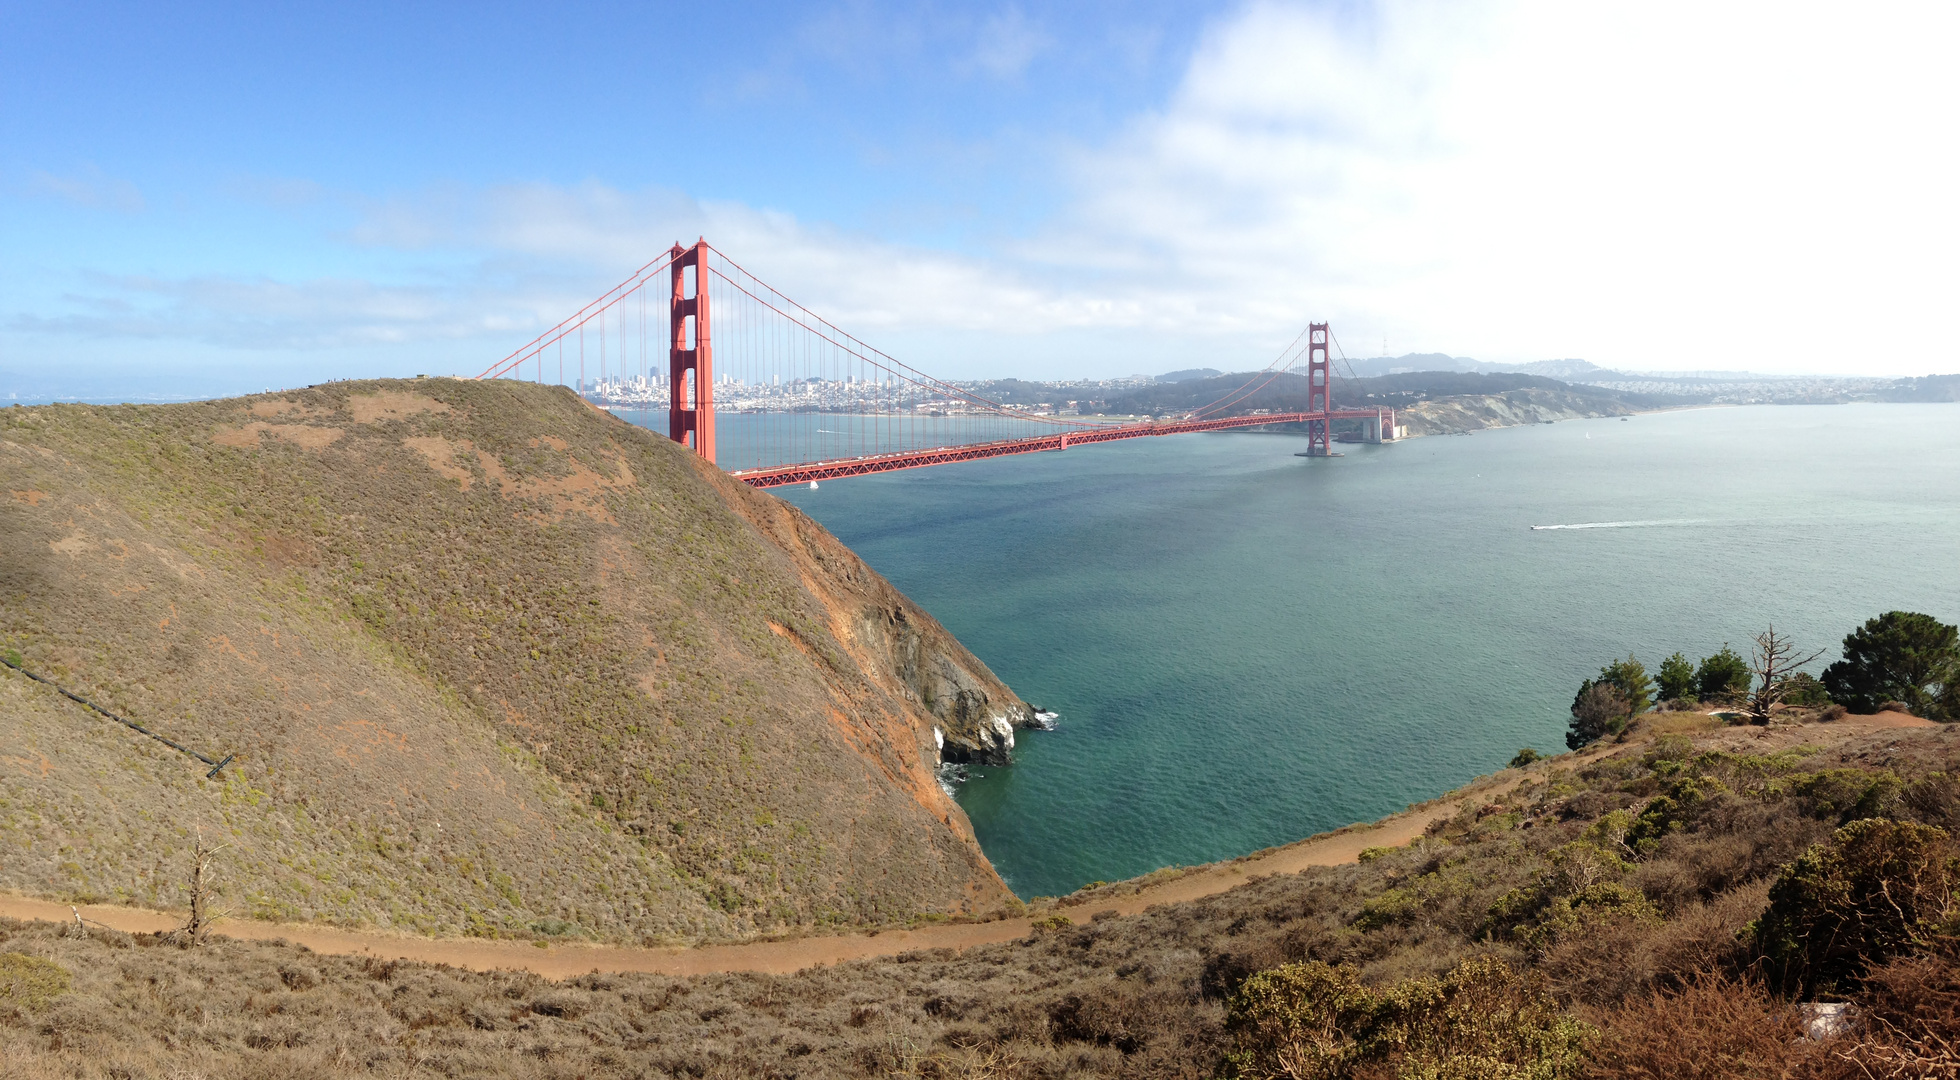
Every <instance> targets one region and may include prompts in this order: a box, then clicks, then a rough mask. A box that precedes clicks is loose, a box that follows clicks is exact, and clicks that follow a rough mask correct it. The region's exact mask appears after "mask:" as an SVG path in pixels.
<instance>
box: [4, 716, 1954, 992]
mask: <svg viewBox="0 0 1960 1080" xmlns="http://www.w3.org/2000/svg"><path fill="white" fill-rule="evenodd" d="M1935 726H1938V725H1935V724H1932V723H1931V722H1929V721H1926V720H1921V719H1919V718H1917V717H1912V716H1905V715H1901V714H1896V713H1892V714H1881V715H1879V716H1875V717H1866V716H1852V717H1847V718H1845V721H1843V722H1839V723H1835V724H1831V725H1829V726H1828V728H1825V727H1822V726H1812V725H1805V726H1804V727H1802V728H1776V729H1761V728H1755V729H1751V728H1735V729H1730V730H1729V732H1725V733H1724V734H1730V735H1732V737H1733V738H1734V739H1735V740H1736V741H1738V742H1741V741H1743V740H1745V739H1746V740H1750V741H1754V740H1757V739H1761V738H1764V737H1770V736H1772V733H1774V736H1775V737H1776V741H1777V742H1779V743H1782V742H1790V743H1794V742H1796V741H1799V740H1801V741H1806V742H1817V741H1819V739H1818V736H1819V735H1820V734H1823V733H1824V732H1825V731H1827V730H1828V731H1829V736H1836V737H1839V738H1842V737H1845V736H1850V735H1855V734H1861V733H1868V732H1871V731H1874V730H1884V729H1889V728H1908V727H1935ZM1829 736H1827V738H1826V740H1825V741H1831V740H1830V738H1829ZM1622 749H1625V747H1623V746H1596V747H1592V748H1589V749H1587V750H1584V751H1580V752H1579V753H1576V754H1570V755H1561V756H1560V758H1559V760H1560V762H1561V763H1562V764H1566V765H1584V764H1588V763H1590V762H1592V761H1594V760H1597V759H1598V758H1600V757H1604V756H1606V755H1608V754H1609V753H1612V752H1614V751H1617V750H1622ZM1520 779H1522V776H1520V775H1519V774H1516V773H1513V774H1512V775H1511V776H1510V777H1508V778H1506V779H1501V780H1485V781H1482V782H1478V783H1473V784H1471V785H1469V786H1467V787H1464V788H1462V789H1459V790H1457V791H1455V792H1452V793H1450V794H1449V795H1447V796H1445V797H1443V798H1441V799H1438V800H1435V801H1433V802H1430V803H1426V804H1424V805H1422V806H1419V807H1416V808H1414V809H1411V810H1408V811H1405V812H1403V813H1400V814H1395V815H1392V816H1390V817H1386V818H1383V819H1382V820H1380V821H1378V822H1375V823H1374V824H1372V825H1356V826H1351V827H1349V828H1347V829H1345V830H1342V831H1340V832H1336V833H1331V834H1325V835H1322V836H1317V837H1313V838H1310V839H1306V840H1301V841H1298V842H1296V843H1292V844H1288V845H1286V846H1284V847H1276V848H1268V849H1267V850H1265V851H1261V852H1256V853H1254V854H1252V855H1248V856H1246V857H1245V858H1243V859H1238V860H1235V861H1231V862H1221V863H1212V864H1209V865H1207V866H1201V867H1196V868H1193V869H1192V870H1190V871H1188V872H1186V873H1185V874H1183V875H1181V876H1179V877H1176V878H1172V879H1170V880H1168V881H1162V882H1157V883H1152V884H1147V885H1145V886H1143V887H1141V888H1139V889H1137V890H1136V891H1134V892H1127V893H1122V894H1120V895H1111V896H1108V897H1107V898H1100V897H1099V898H1096V899H1091V900H1089V901H1087V902H1085V903H1081V904H1072V905H1069V906H1067V907H1063V908H1058V909H1056V910H1058V911H1059V912H1060V913H1062V914H1065V915H1067V916H1068V917H1069V918H1070V919H1072V920H1074V921H1075V922H1085V921H1087V920H1088V918H1089V917H1090V916H1092V915H1094V914H1096V913H1098V912H1103V911H1113V912H1116V913H1117V914H1119V915H1132V914H1135V913H1137V912H1140V911H1143V910H1144V909H1146V908H1149V907H1152V906H1154V905H1157V904H1175V903H1182V902H1185V901H1190V900H1198V899H1201V898H1203V897H1207V896H1213V895H1216V894H1218V893H1222V892H1225V891H1227V890H1229V889H1233V888H1236V887H1238V886H1240V885H1243V884H1245V883H1246V882H1248V881H1251V880H1253V879H1255V878H1260V877H1266V876H1269V875H1272V874H1290V873H1298V872H1299V871H1301V870H1305V869H1307V868H1308V867H1313V866H1338V865H1341V864H1343V863H1350V862H1353V861H1355V859H1357V858H1358V857H1359V856H1360V855H1361V852H1362V850H1363V849H1365V848H1370V847H1383V846H1396V845H1401V844H1406V843H1408V842H1409V841H1411V840H1413V839H1415V838H1416V837H1418V836H1420V835H1422V833H1423V830H1424V829H1426V828H1427V827H1428V826H1429V824H1430V822H1433V821H1435V820H1437V819H1439V818H1444V817H1448V816H1450V815H1453V814H1455V813H1456V812H1457V811H1458V810H1460V809H1461V808H1462V807H1463V805H1464V804H1465V803H1469V802H1473V801H1483V800H1488V799H1490V798H1493V797H1495V796H1497V795H1500V794H1503V793H1504V792H1507V791H1509V790H1510V789H1511V788H1513V787H1515V786H1517V784H1518V782H1519V780H1520ZM79 911H80V912H81V916H82V918H84V919H87V920H90V921H91V922H95V923H97V924H100V925H103V926H108V927H111V928H113V929H116V930H122V931H125V932H129V933H144V932H149V933H154V932H158V931H163V930H169V929H172V928H174V927H177V926H179V925H182V923H183V917H182V916H181V915H173V914H169V913H166V912H161V911H150V910H147V909H143V908H129V907H117V906H112V905H105V904H89V905H83V906H81V907H79ZM0 916H4V917H7V918H13V919H43V920H49V921H55V922H69V921H72V920H73V919H74V918H75V911H74V910H73V909H71V908H70V907H69V905H67V904H61V903H55V902H52V901H47V900H35V899H30V898H28V897H22V896H13V895H5V894H0ZM1029 923H1030V920H1029V919H1026V918H1020V919H1002V920H1000V921H997V922H986V923H952V924H938V925H931V926H923V927H920V928H918V929H916V930H884V931H875V932H870V933H862V934H842V935H837V936H832V937H804V938H791V939H787V940H782V941H757V942H749V943H746V944H736V945H703V946H699V947H697V948H691V949H690V948H675V949H642V948H633V947H627V946H616V945H553V946H550V947H547V948H539V947H537V946H535V945H532V944H530V943H528V942H508V941H485V940H481V939H476V938H417V937H407V936H402V935H397V934H388V933H379V932H373V931H360V930H337V929H334V928H332V927H325V926H317V925H312V924H296V923H265V922H247V921H239V922H226V923H224V924H223V925H222V926H221V927H220V929H219V931H218V932H219V933H222V934H224V935H225V936H228V937H233V938H242V939H246V940H257V941H271V940H285V941H290V942H293V943H295V944H298V945H304V946H306V947H307V948H309V949H312V950H313V951H314V952H318V953H326V954H330V955H340V956H349V955H362V956H374V957H379V958H382V959H391V960H392V959H403V960H419V961H424V962H427V963H436V964H449V965H451V966H453V967H459V968H468V969H470V970H473V971H491V970H497V969H505V970H512V969H514V970H522V971H529V972H534V973H536V974H538V975H543V976H545V977H547V978H552V979H563V978H569V977H572V976H576V975H583V974H586V973H587V972H591V971H647V972H656V973H659V974H663V975H706V974H711V973H716V972H725V971H763V972H774V973H779V974H780V973H786V972H792V971H799V970H801V969H803V968H807V967H811V966H814V965H816V964H836V963H841V962H844V961H847V960H859V959H863V958H866V957H873V956H892V955H896V954H898V953H901V952H906V951H909V950H912V949H945V948H951V949H965V948H969V947H972V946H975V945H991V944H995V943H998V942H1003V941H1013V940H1015V939H1016V938H1021V937H1026V936H1027V934H1028V932H1029V929H1030V926H1029Z"/></svg>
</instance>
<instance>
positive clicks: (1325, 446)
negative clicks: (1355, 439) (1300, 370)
mask: <svg viewBox="0 0 1960 1080" xmlns="http://www.w3.org/2000/svg"><path fill="white" fill-rule="evenodd" d="M1307 411H1308V412H1310V413H1319V414H1320V415H1319V416H1318V417H1314V418H1311V419H1309V420H1308V421H1307V456H1308V457H1326V456H1327V455H1328V454H1330V453H1332V452H1333V442H1334V418H1333V417H1331V416H1329V415H1328V414H1329V413H1331V412H1333V411H1334V383H1333V379H1332V374H1331V372H1330V371H1329V370H1328V364H1327V324H1326V323H1324V322H1318V323H1309V324H1308V325H1307Z"/></svg>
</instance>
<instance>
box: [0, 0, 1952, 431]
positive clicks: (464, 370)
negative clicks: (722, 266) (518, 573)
mask: <svg viewBox="0 0 1960 1080" xmlns="http://www.w3.org/2000/svg"><path fill="white" fill-rule="evenodd" d="M4 11H5V18H6V24H7V25H8V26H9V32H8V34H7V35H5V36H4V38H0V235H4V237H5V243H4V244H0V297H4V301H3V302H0V373H5V377H7V378H11V379H12V380H14V381H15V382H16V383H19V384H23V385H25V384H27V383H40V384H45V383H48V382H50V381H66V382H68V383H76V384H79V383H89V384H92V385H121V386H129V387H134V386H138V385H142V386H146V387H147V386H155V387H162V388H166V389H167V388H171V387H176V388H181V389H183V390H185V391H186V392H188V393H194V394H203V393H223V392H233V391H236V390H244V389H250V390H256V389H259V388H261V387H262V386H266V385H271V386H285V385H296V384H303V383H310V382H318V381H322V380H325V379H331V378H347V377H363V376H375V375H407V374H416V373H424V372H428V373H458V374H474V373H475V372H476V371H478V370H481V369H482V368H484V367H486V366H488V365H489V364H490V363H491V362H492V361H494V360H496V359H497V358H498V357H500V356H502V355H503V354H504V353H506V352H508V351H509V349H510V348H512V347H514V346H516V345H517V344H520V343H521V342H523V341H524V340H526V339H528V338H529V337H531V336H532V335H534V334H535V333H537V332H538V331H539V330H540V329H542V328H544V327H545V326H548V325H550V324H552V323H554V322H556V321H557V320H558V319H559V318H562V317H563V316H564V315H565V314H567V313H568V312H569V311H571V310H572V309H574V308H576V307H578V306H579V305H580V304H582V303H583V302H585V301H586V300H587V299H589V298H590V297H591V296H593V295H596V294H597V293H598V292H600V291H601V290H603V289H605V288H607V287H609V286H611V285H612V284H614V283H615V282H617V281H618V280H620V279H621V278H623V277H624V276H625V275H626V274H627V273H629V272H630V271H631V270H632V269H633V268H635V267H637V266H639V265H640V264H642V263H644V262H645V261H646V260H647V259H649V258H651V257H653V256H654V255H655V254H656V253H657V252H658V251H660V250H663V249H664V248H665V247H666V246H667V245H668V244H670V243H672V242H674V241H675V240H692V239H693V238H694V237H696V236H699V235H706V236H708V238H709V239H710V240H712V241H713V242H714V243H715V244H716V245H717V247H719V248H721V249H722V250H724V251H726V252H727V253H728V254H730V255H731V256H733V257H734V258H736V259H738V260H740V261H742V262H743V263H744V264H745V265H747V266H748V267H749V268H750V269H752V270H754V271H755V272H756V273H757V274H758V275H760V276H762V277H763V278H765V279H767V280H769V281H770V282H772V283H773V284H775V285H777V286H779V287H781V288H782V289H783V290H784V291H785V292H787V293H789V294H791V295H793V296H795V297H797V299H799V300H801V301H803V302H804V303H806V304H809V305H810V306H811V307H812V308H814V309H816V310H818V311H820V312H822V313H824V314H825V315H826V316H827V317H829V318H831V319H832V320H833V321H835V322H837V323H838V324H840V325H843V326H846V327H848V328H849V329H850V330H851V331H852V332H853V333H855V334H857V335H859V336H861V337H863V338H864V339H865V340H867V341H870V342H873V343H874V344H876V345H877V346H878V347H879V348H882V349H884V350H886V351H888V352H891V353H893V354H894V355H898V356H901V357H903V358H904V359H905V360H906V361H907V362H909V363H912V364H914V365H916V366H919V367H921V368H923V369H926V370H928V371H931V372H933V373H934V374H936V375H940V376H942V377H946V378H955V379H975V378H987V377H1018V378H1024V379H1040V380H1067V379H1105V378H1116V377H1122V376H1126V375H1130V374H1136V373H1153V374H1154V373H1162V372H1168V371H1173V370H1177V369H1181V368H1191V367H1200V366H1203V367H1214V368H1218V369H1221V370H1225V371H1241V370H1250V369H1256V368H1258V367H1261V366H1263V365H1264V364H1265V363H1266V362H1267V361H1268V360H1270V359H1271V358H1272V356H1274V355H1276V354H1277V353H1278V352H1279V351H1280V350H1281V349H1282V348H1283V347H1284V346H1285V345H1286V344H1287V342H1288V341H1290V340H1291V339H1292V337H1293V336H1294V335H1295V334H1296V333H1297V332H1298V330H1299V328H1300V327H1301V326H1302V325H1304V324H1305V323H1306V322H1308V321H1310V320H1311V321H1323V320H1325V321H1331V322H1333V323H1334V325H1335V328H1336V333H1337V335H1339V336H1341V337H1343V338H1345V339H1346V341H1347V344H1348V346H1349V348H1350V349H1351V350H1352V353H1353V355H1355V356H1363V355H1366V356H1374V355H1376V350H1377V348H1382V347H1387V348H1393V349H1394V351H1395V352H1397V353H1432V352H1433V353H1442V354H1446V355H1452V356H1474V357H1477V358H1478V359H1479V360H1482V361H1487V362H1492V363H1498V364H1505V365H1522V364H1527V363H1531V362H1534V361H1542V360H1548V359H1555V358H1565V357H1582V358H1584V359H1586V360H1587V361H1590V362H1592V363H1594V364H1597V365H1599V366H1601V367H1605V368H1611V369H1615V370H1624V371H1656V370H1725V371H1742V370H1746V371H1753V372H1761V373H1767V374H1833V375H1845V376H1897V375H1923V374H1928V373H1935V372H1954V371H1960V348H1956V346H1955V345H1954V343H1953V340H1952V335H1951V331H1950V329H1949V328H1948V327H1947V326H1946V317H1945V316H1946V310H1947V309H1948V308H1949V307H1950V305H1951V299H1950V298H1951V297H1952V296H1953V295H1954V293H1955V286H1956V285H1960V270H1956V269H1955V268H1954V266H1953V263H1952V260H1951V259H1950V257H1949V256H1948V254H1947V253H1948V252H1949V251H1951V250H1952V249H1953V248H1954V247H1955V246H1956V244H1960V209H1956V207H1955V206H1954V203H1953V200H1952V199H1951V198H1950V196H1949V195H1948V194H1947V193H1948V192H1949V191H1950V189H1951V188H1952V187H1953V186H1954V182H1955V173H1956V171H1960V169H1956V164H1960V161H1957V160H1956V157H1957V156H1960V151H1956V149H1955V148H1954V146H1953V145H1952V140H1951V139H1949V138H1946V137H1944V136H1941V135H1940V134H1939V132H1941V131H1944V130H1946V129H1947V128H1948V127H1950V118H1949V117H1948V116H1947V113H1948V111H1949V109H1950V104H1951V102H1952V101H1954V100H1960V72H1956V70H1955V68H1954V66H1953V65H1951V64H1950V63H1948V62H1947V59H1946V58H1947V57H1948V56H1950V55H1951V53H1952V52H1953V50H1954V47H1955V45H1956V44H1960V14H1956V13H1955V11H1954V10H1953V9H1950V8H1948V7H1945V6H1939V5H1895V6H1889V7H1880V8H1873V9H1859V10H1858V11H1857V12H1856V13H1855V15H1854V14H1852V13H1847V12H1846V11H1845V10H1844V9H1841V8H1827V7H1824V6H1821V5H1807V4H1783V5H1757V4H1716V5H1706V4H1703V5H1690V4H1668V3H1663V4H1650V5H1642V6H1639V7H1637V8H1634V7H1624V8H1606V7H1601V6H1596V5H1561V4H1556V3H1550V2H1537V0H1532V2H1516V3H1509V2H1488V3H1483V2H1479V3H1442V2H1411V3H1401V2H1388V3H1363V2H1340V3H1304V2H1303V3H1273V2H1261V3H1250V4H1244V3H1229V4H1228V3H1197V4H1172V3H1168V2H1148V0H1146V2H1140V3H1122V4H1118V3H1115V2H1113V0H1101V2H1096V0H1091V2H1087V3H1077V4H1070V5H1062V4H1035V3H1024V4H1005V5H995V6H984V5H980V6H954V5H940V4H934V3H917V4H898V3H884V2H879V0H863V2H851V3H839V4H831V5H788V4H767V3H752V4H740V5H727V6H722V7H718V8H713V9H704V8H701V7H699V6H681V5H677V4H657V5H652V6H643V7H628V6H623V5H605V4H595V5H590V6H585V7H577V8H565V7H553V8H544V7H523V6H518V5H496V4H493V5H488V6H474V7H469V8H463V7H460V6H456V7H417V8H413V9H402V8H400V7H398V6H387V7H384V6H381V5H371V4H341V5H333V6H326V5H310V6H309V5H300V6H292V7H281V8H277V9H267V8H260V7H252V6H245V5H224V4H206V5H190V6H172V7H171V8H170V9H167V10H165V9H157V8H152V7H146V6H141V5H115V4H78V5H61V6H58V7H47V6H30V5H27V4H22V3H17V2H10V3H6V4H5V7H4ZM1384 339H1386V342H1387V345H1386V346H1384V344H1383V343H1384ZM7 390H8V388H7V386H5V385H0V400H4V398H5V396H6V393H7Z"/></svg>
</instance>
